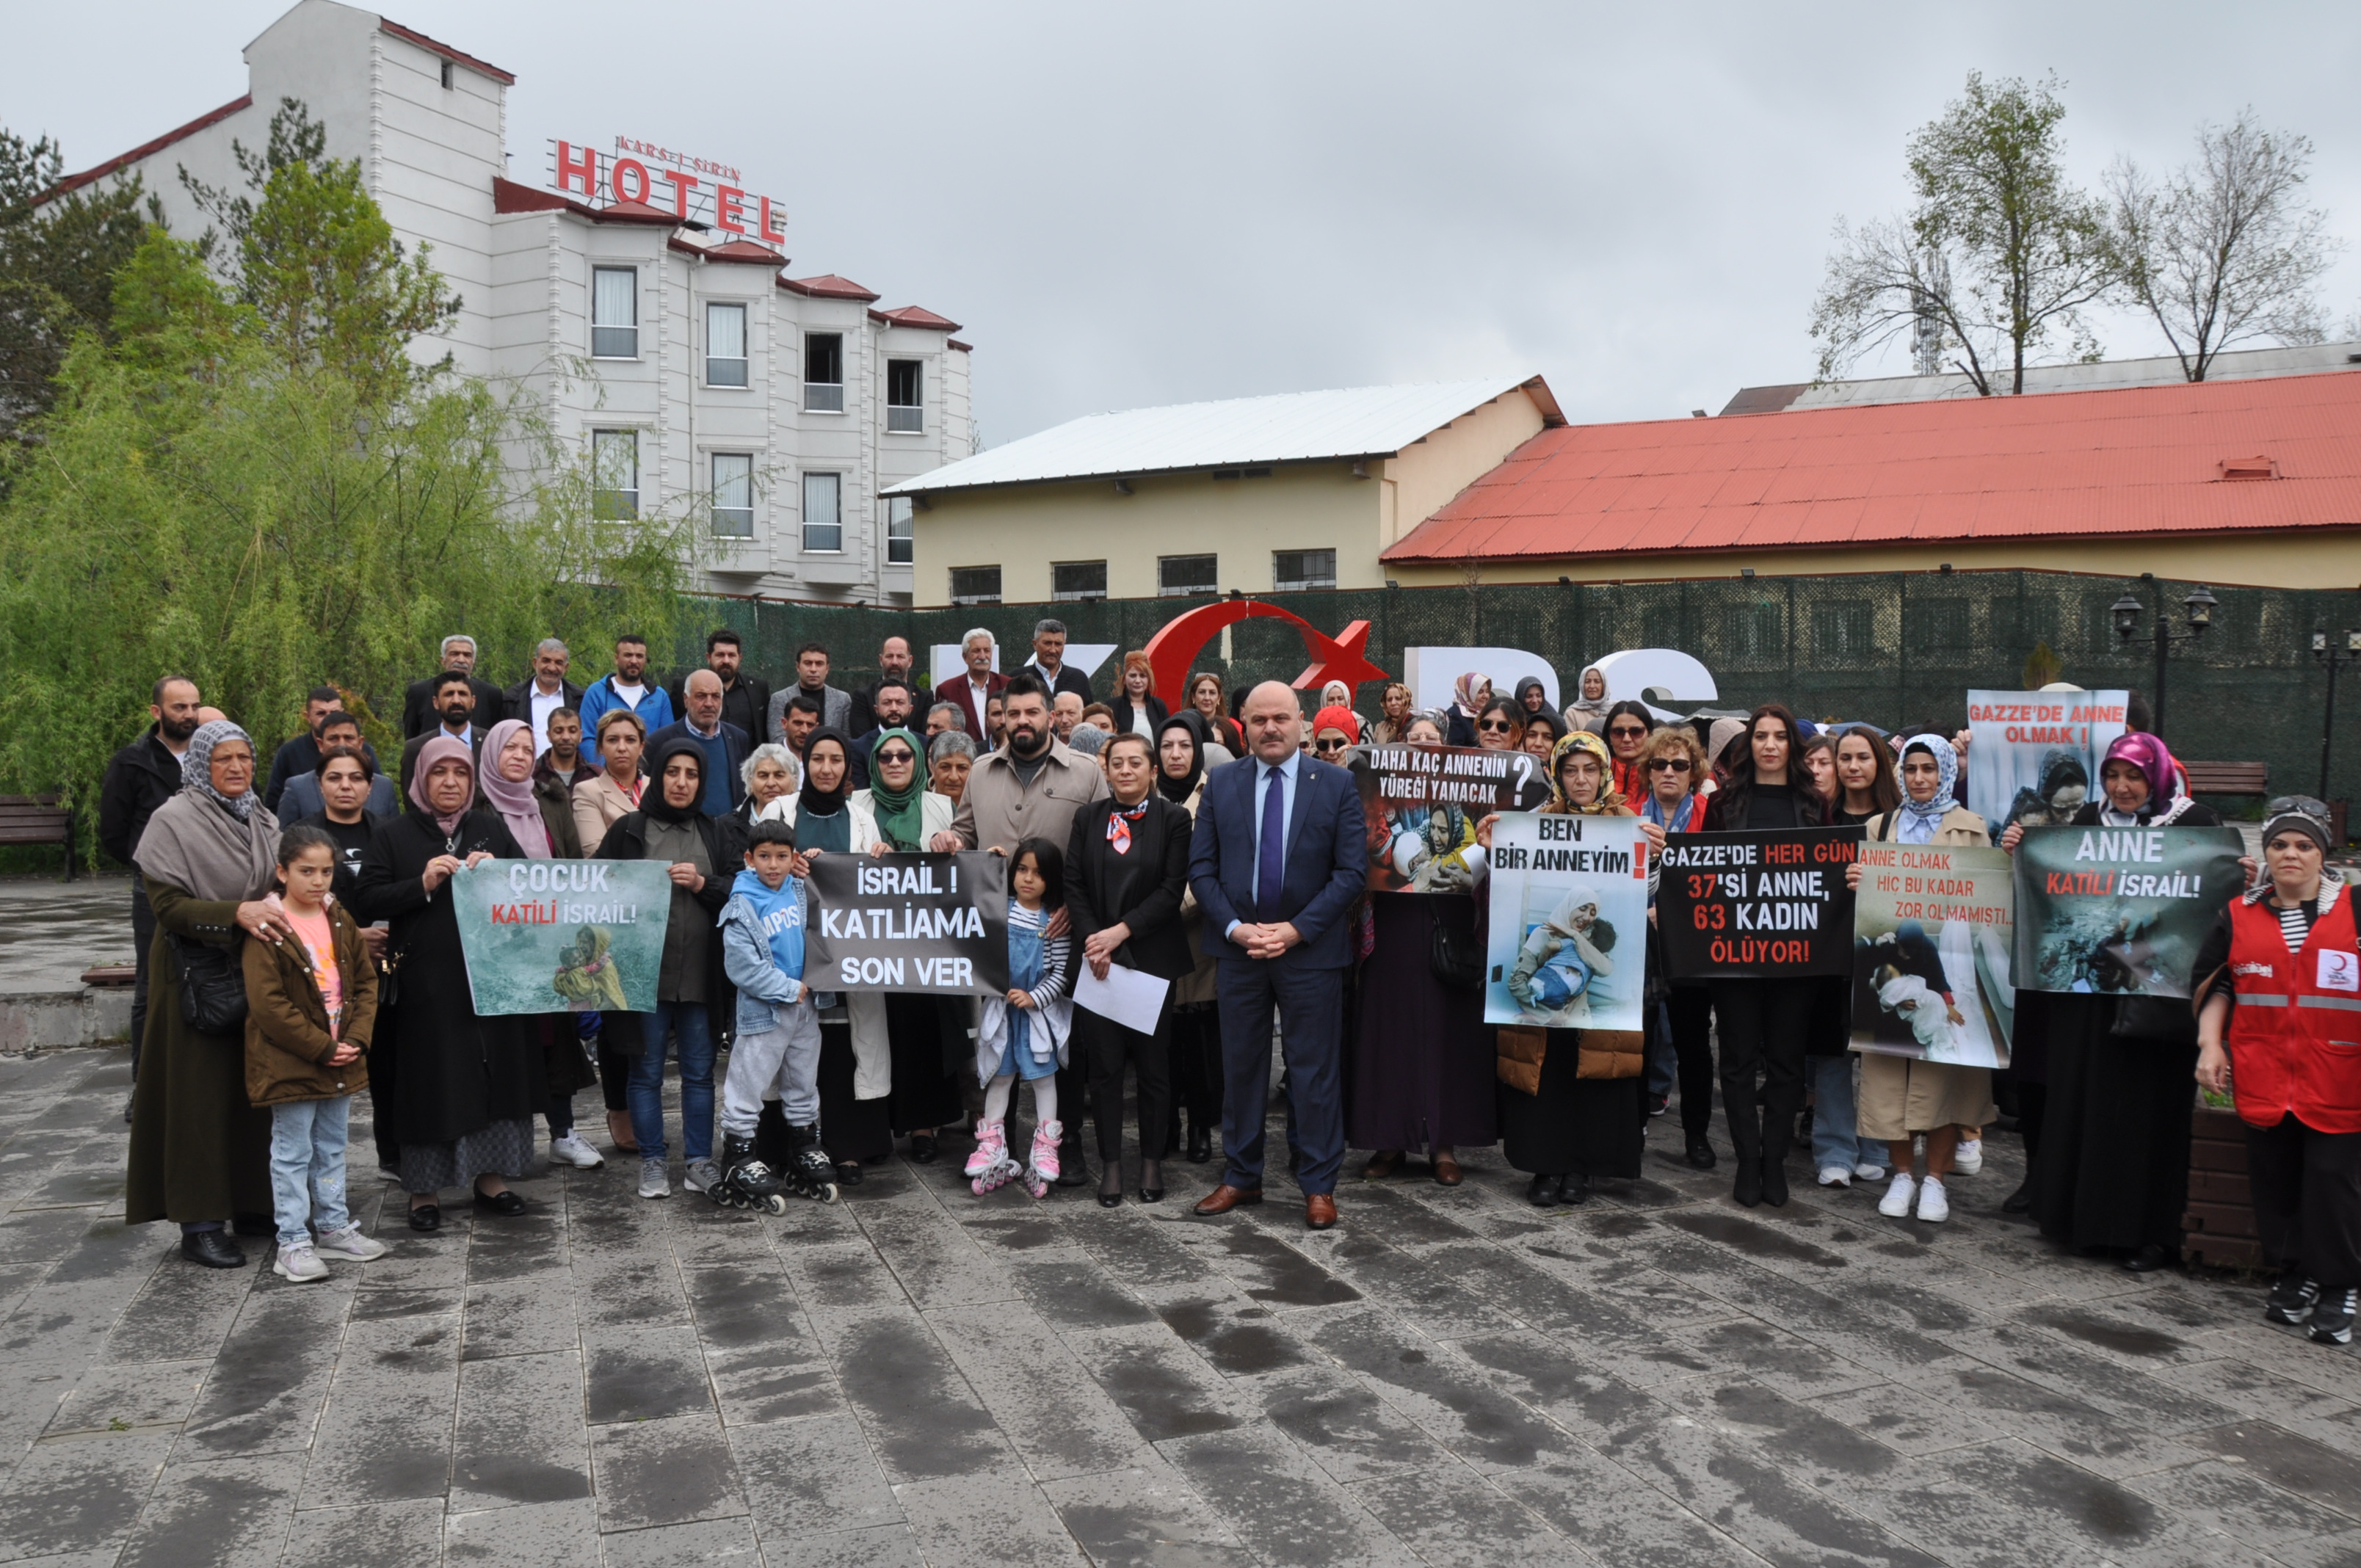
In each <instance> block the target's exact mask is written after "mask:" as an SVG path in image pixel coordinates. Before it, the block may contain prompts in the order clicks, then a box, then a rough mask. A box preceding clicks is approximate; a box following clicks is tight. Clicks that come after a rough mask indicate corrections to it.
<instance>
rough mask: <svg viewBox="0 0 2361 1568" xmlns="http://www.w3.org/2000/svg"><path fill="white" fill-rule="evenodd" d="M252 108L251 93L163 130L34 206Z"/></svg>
mask: <svg viewBox="0 0 2361 1568" xmlns="http://www.w3.org/2000/svg"><path fill="white" fill-rule="evenodd" d="M253 105H254V94H253V93H241V94H240V95H238V96H237V97H236V98H233V99H231V100H230V101H229V102H228V103H226V104H223V105H222V106H221V107H220V108H218V109H214V110H211V111H209V112H207V113H205V114H202V115H198V116H197V117H196V118H195V119H193V120H191V121H190V122H189V123H188V124H187V125H185V126H178V127H176V128H174V129H172V130H169V131H166V132H165V133H164V134H163V135H162V136H159V137H157V138H156V139H155V140H154V141H143V142H141V143H140V144H139V145H138V146H137V147H135V148H132V149H131V150H130V151H129V152H126V153H125V154H124V155H123V156H122V157H120V158H111V159H107V160H106V161H105V162H104V163H102V164H100V165H99V166H98V167H97V168H95V169H85V170H82V172H81V173H80V174H69V175H67V176H66V177H65V178H64V179H62V180H60V181H58V182H57V183H56V184H54V185H52V186H50V187H49V189H48V190H46V191H44V192H41V193H40V194H39V195H38V196H37V197H35V198H34V199H33V205H35V206H37V207H38V206H39V205H40V204H41V203H43V202H46V201H48V200H49V199H50V198H51V197H53V196H62V195H64V194H65V193H66V192H69V191H79V190H81V189H82V187H83V186H85V185H87V184H89V183H90V182H91V181H93V180H104V179H105V178H106V177H107V176H108V175H110V174H112V173H114V172H115V170H119V169H123V168H126V167H127V166H128V165H131V164H134V163H137V162H138V161H139V160H140V159H143V158H148V157H150V156H152V155H154V154H156V153H159V152H161V151H163V150H164V149H165V148H168V147H170V146H171V145H172V144H173V143H174V142H176V141H179V140H180V139H181V137H192V136H194V135H196V134H197V133H198V132H199V131H201V130H203V129H204V128H205V127H206V126H214V125H219V124H220V123H221V122H222V121H224V120H226V119H228V118H229V117H230V116H231V115H235V114H236V113H237V112H238V111H239V110H240V109H247V108H251V107H253Z"/></svg>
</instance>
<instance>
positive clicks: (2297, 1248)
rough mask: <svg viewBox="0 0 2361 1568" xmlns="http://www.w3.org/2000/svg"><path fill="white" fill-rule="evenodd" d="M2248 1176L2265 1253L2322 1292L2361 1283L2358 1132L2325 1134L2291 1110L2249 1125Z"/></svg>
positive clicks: (2360, 1149)
mask: <svg viewBox="0 0 2361 1568" xmlns="http://www.w3.org/2000/svg"><path fill="white" fill-rule="evenodd" d="M2246 1181H2247V1187H2248V1190H2250V1191H2251V1192H2252V1193H2253V1195H2254V1201H2255V1233H2256V1234H2257V1235H2258V1236H2260V1237H2261V1238H2262V1243H2263V1256H2264V1257H2266V1258H2268V1260H2269V1261H2270V1262H2271V1263H2273V1264H2275V1265H2277V1266H2279V1267H2282V1268H2291V1267H2295V1268H2301V1269H2302V1270H2303V1271H2304V1273H2306V1274H2308V1275H2310V1276H2311V1277H2312V1278H2314V1279H2317V1280H2319V1281H2320V1284H2321V1288H2322V1289H2323V1290H2347V1289H2351V1288H2354V1287H2356V1286H2361V1133H2323V1132H2319V1131H2316V1130H2314V1129H2313V1128H2311V1127H2307V1126H2305V1125H2304V1124H2302V1123H2301V1122H2299V1121H2297V1120H2296V1119H2295V1117H2294V1116H2293V1115H2289V1116H2287V1117H2285V1118H2283V1119H2282V1120H2281V1121H2280V1123H2279V1125H2278V1126H2276V1127H2257V1126H2255V1125H2253V1124H2248V1125H2247V1127H2246Z"/></svg>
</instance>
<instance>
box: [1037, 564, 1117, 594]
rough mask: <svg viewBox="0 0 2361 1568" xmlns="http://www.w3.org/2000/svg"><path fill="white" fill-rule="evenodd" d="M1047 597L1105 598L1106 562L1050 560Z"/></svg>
mask: <svg viewBox="0 0 2361 1568" xmlns="http://www.w3.org/2000/svg"><path fill="white" fill-rule="evenodd" d="M1049 597H1050V598H1053V599H1103V598H1106V563H1105V562H1104V561H1052V562H1050V563H1049Z"/></svg>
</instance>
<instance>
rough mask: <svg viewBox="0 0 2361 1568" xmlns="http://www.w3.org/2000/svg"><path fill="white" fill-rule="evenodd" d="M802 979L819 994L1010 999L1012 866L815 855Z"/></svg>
mask: <svg viewBox="0 0 2361 1568" xmlns="http://www.w3.org/2000/svg"><path fill="white" fill-rule="evenodd" d="M807 885H808V887H809V888H810V890H811V910H810V913H809V915H808V916H807V924H806V926H805V927H804V978H805V979H806V980H807V981H810V982H811V986H812V989H813V990H815V991H921V992H932V993H935V994H938V995H944V996H1000V995H1005V993H1006V992H1007V990H1008V861H1006V859H1005V858H1004V857H1002V856H999V855H990V854H982V853H977V852H973V851H970V852H967V853H963V854H952V855H815V856H814V857H812V861H811V876H810V878H809V879H808V882H807Z"/></svg>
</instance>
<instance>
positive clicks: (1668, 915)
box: [1656, 828, 1861, 980]
mask: <svg viewBox="0 0 2361 1568" xmlns="http://www.w3.org/2000/svg"><path fill="white" fill-rule="evenodd" d="M1860 851H1861V829H1860V828H1782V829H1778V830H1774V831H1770V832H1760V833H1675V834H1672V835H1670V836H1668V837H1667V838H1666V839H1664V854H1663V855H1662V856H1660V857H1658V861H1657V863H1658V865H1659V866H1660V867H1661V868H1662V869H1663V872H1664V875H1663V878H1662V880H1661V881H1660V882H1659V883H1658V884H1657V888H1656V931H1657V933H1658V935H1659V936H1661V937H1662V938H1663V939H1664V970H1665V972H1666V973H1667V974H1668V975H1669V976H1670V977H1671V978H1673V979H1674V980H1768V979H1774V978H1777V977H1779V976H1783V975H1807V974H1845V975H1849V974H1850V973H1851V972H1852V889H1850V888H1849V887H1847V886H1846V885H1845V868H1846V867H1847V866H1849V865H1850V864H1852V862H1853V861H1854V859H1855V858H1856V857H1857V856H1858V855H1859V853H1860Z"/></svg>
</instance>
